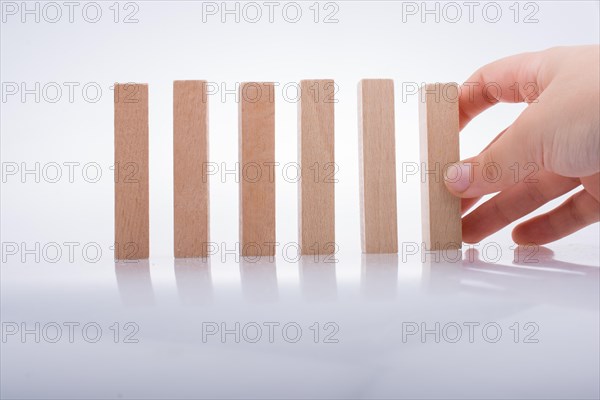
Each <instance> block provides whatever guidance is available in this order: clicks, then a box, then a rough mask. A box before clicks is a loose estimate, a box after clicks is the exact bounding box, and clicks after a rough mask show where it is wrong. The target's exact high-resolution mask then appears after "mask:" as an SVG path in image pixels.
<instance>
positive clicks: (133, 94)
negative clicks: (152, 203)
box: [114, 83, 150, 260]
mask: <svg viewBox="0 0 600 400" xmlns="http://www.w3.org/2000/svg"><path fill="white" fill-rule="evenodd" d="M114 92H115V97H114V103H115V258H116V259H117V260H134V259H146V258H148V256H149V252H150V251H149V223H150V217H149V203H148V196H149V193H148V178H149V176H148V85H146V84H139V83H136V84H129V83H126V84H118V83H116V84H115V86H114Z"/></svg>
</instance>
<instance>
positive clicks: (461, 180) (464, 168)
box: [444, 163, 471, 193]
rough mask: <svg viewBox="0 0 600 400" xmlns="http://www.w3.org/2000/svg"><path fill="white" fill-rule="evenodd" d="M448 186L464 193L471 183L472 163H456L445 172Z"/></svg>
mask: <svg viewBox="0 0 600 400" xmlns="http://www.w3.org/2000/svg"><path fill="white" fill-rule="evenodd" d="M444 180H445V181H446V186H447V187H448V188H449V189H450V190H452V191H453V192H456V193H462V192H464V191H465V190H467V189H468V188H469V185H470V184H471V164H469V163H454V164H452V165H450V166H448V168H447V169H446V171H445V172H444Z"/></svg>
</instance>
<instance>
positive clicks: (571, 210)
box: [512, 190, 600, 245]
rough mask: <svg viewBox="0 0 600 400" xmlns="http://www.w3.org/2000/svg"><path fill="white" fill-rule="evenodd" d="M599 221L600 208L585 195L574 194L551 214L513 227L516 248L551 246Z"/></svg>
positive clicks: (590, 196) (586, 193)
mask: <svg viewBox="0 0 600 400" xmlns="http://www.w3.org/2000/svg"><path fill="white" fill-rule="evenodd" d="M598 220H600V204H599V203H598V201H596V199H594V198H593V197H592V195H590V194H589V193H588V192H586V191H585V190H582V191H580V192H577V193H575V194H574V195H573V196H571V197H570V198H569V199H568V200H567V201H565V202H564V203H562V204H561V205H560V206H558V207H556V208H555V209H554V210H552V211H550V212H548V213H546V214H542V215H538V216H537V217H535V218H532V219H530V220H529V221H526V222H523V223H522V224H519V225H517V226H516V227H515V229H514V230H513V233H512V237H513V240H514V241H515V243H517V244H530V243H533V244H536V245H542V244H546V243H550V242H553V241H555V240H558V239H560V238H563V237H565V236H567V235H570V234H571V233H573V232H576V231H578V230H580V229H581V228H584V227H586V226H588V225H591V224H593V223H595V222H598Z"/></svg>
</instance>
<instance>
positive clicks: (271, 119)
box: [239, 82, 275, 256]
mask: <svg viewBox="0 0 600 400" xmlns="http://www.w3.org/2000/svg"><path fill="white" fill-rule="evenodd" d="M239 158H240V253H241V255H242V256H274V255H275V166H274V164H275V97H274V86H273V83H267V82H260V83H259V82H246V83H242V85H241V86H240V102H239Z"/></svg>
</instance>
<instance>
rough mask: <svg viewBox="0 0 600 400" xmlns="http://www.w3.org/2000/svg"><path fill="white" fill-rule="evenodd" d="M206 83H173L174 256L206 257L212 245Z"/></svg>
mask: <svg viewBox="0 0 600 400" xmlns="http://www.w3.org/2000/svg"><path fill="white" fill-rule="evenodd" d="M207 166H208V97H207V93H206V81H175V82H173V173H174V174H173V175H174V176H173V179H174V181H173V183H174V184H173V189H174V228H175V229H174V253H175V257H176V258H191V257H207V256H208V242H209V192H208V187H209V185H208V175H207Z"/></svg>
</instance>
